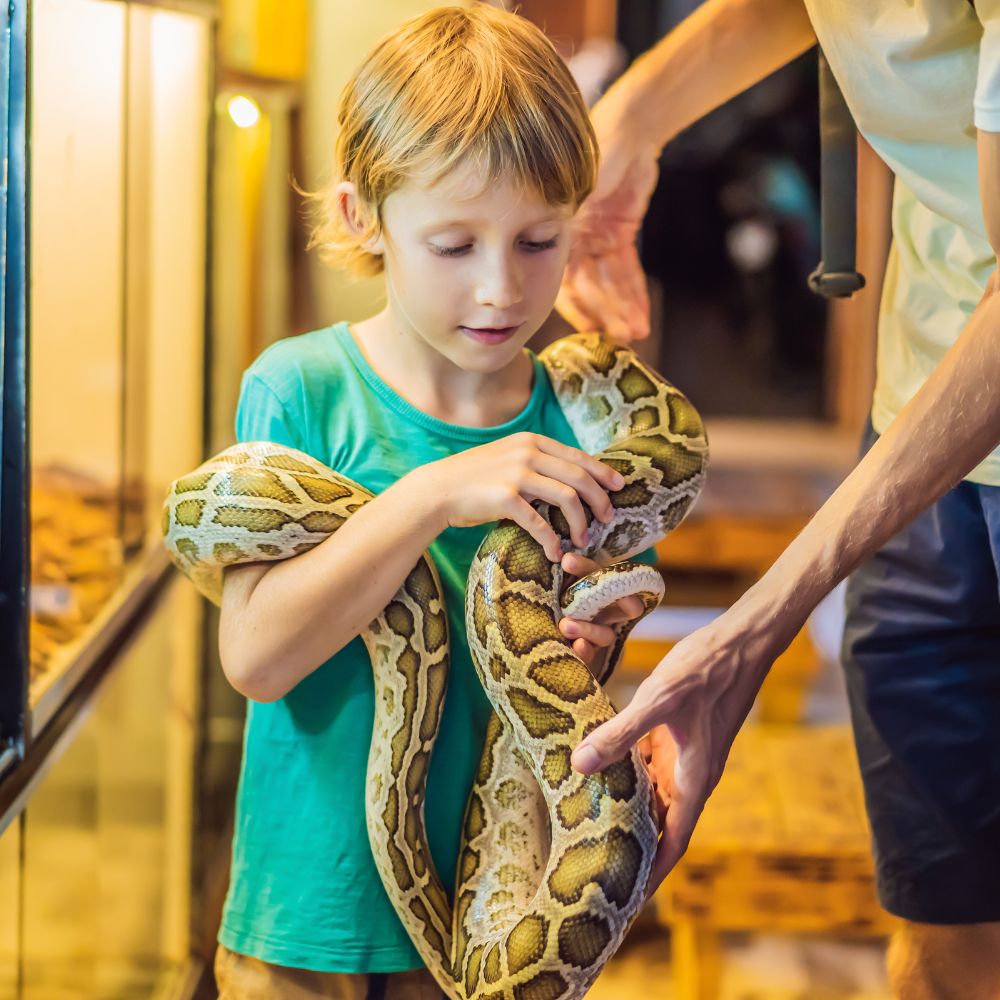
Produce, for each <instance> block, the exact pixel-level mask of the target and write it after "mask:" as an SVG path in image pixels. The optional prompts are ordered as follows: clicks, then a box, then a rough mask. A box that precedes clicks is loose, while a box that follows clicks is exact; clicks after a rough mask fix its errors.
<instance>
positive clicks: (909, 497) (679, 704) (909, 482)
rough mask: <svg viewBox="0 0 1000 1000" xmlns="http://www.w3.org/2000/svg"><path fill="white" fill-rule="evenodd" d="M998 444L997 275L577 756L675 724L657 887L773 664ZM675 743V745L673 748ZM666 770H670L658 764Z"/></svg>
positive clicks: (994, 139)
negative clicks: (823, 480)
mask: <svg viewBox="0 0 1000 1000" xmlns="http://www.w3.org/2000/svg"><path fill="white" fill-rule="evenodd" d="M979 166H980V187H981V195H982V203H983V208H984V215H985V221H986V231H987V233H988V234H989V236H990V240H991V243H992V244H994V247H993V248H994V252H995V251H996V249H997V246H996V244H997V243H1000V134H997V133H992V132H983V131H980V132H979ZM998 442H1000V280H998V273H997V272H996V271H994V272H993V276H992V277H991V278H990V281H989V284H988V286H987V289H986V293H985V294H984V295H983V298H982V300H981V301H980V302H979V305H978V306H977V307H976V309H975V311H974V312H973V313H972V316H971V317H970V318H969V322H968V323H967V324H966V326H965V329H964V330H963V332H962V334H961V336H960V337H959V338H958V340H957V341H956V342H955V344H954V345H953V346H952V347H951V348H950V349H949V350H948V352H947V353H946V354H945V356H944V358H942V360H941V362H940V363H939V364H938V366H937V368H936V369H935V370H934V371H933V373H932V374H931V376H930V377H929V378H928V379H927V381H926V382H925V383H924V385H923V386H922V387H921V389H920V391H919V392H918V393H917V394H916V395H915V396H914V397H913V399H911V400H910V402H909V403H908V404H907V405H906V406H905V407H904V408H903V410H902V411H901V412H900V414H899V416H898V417H896V419H895V420H894V421H893V422H892V423H891V424H890V425H889V427H888V428H887V430H886V432H885V433H884V434H883V435H882V436H881V437H880V438H879V440H878V441H877V442H876V443H875V445H874V446H873V447H872V448H871V450H870V451H869V452H868V454H867V455H866V456H865V457H864V459H862V461H861V462H860V463H859V464H858V466H857V467H856V468H855V470H854V471H853V472H852V473H851V474H850V476H848V477H847V479H846V480H845V481H844V482H843V483H842V484H841V486H840V487H839V488H838V489H837V491H836V492H835V493H834V494H833V496H832V497H831V498H830V499H829V500H828V501H827V502H826V503H825V504H824V505H823V507H822V508H820V510H819V512H818V513H817V514H816V516H815V517H814V518H813V519H812V520H811V521H810V522H809V524H808V525H807V526H806V527H805V528H804V529H803V530H802V532H801V533H800V534H799V535H798V536H797V537H796V538H795V540H794V541H793V542H792V543H791V544H790V545H789V546H788V548H787V549H786V550H785V551H784V552H783V553H782V554H781V556H780V557H779V558H778V559H777V561H776V562H775V563H774V565H773V566H772V567H771V568H770V569H769V570H768V571H767V573H766V574H765V575H764V576H763V578H762V579H761V580H760V581H759V582H758V583H757V584H756V585H755V586H754V587H752V588H751V589H750V590H749V591H747V593H746V594H744V595H743V597H742V598H740V600H739V601H737V602H736V604H734V605H733V607H732V608H730V609H729V611H727V612H726V613H725V614H724V615H722V616H721V617H719V618H717V619H716V620H715V621H714V622H712V624H711V625H708V626H706V627H705V628H702V629H699V630H698V631H697V632H694V633H692V634H691V635H689V636H688V637H687V638H685V639H684V640H683V641H682V642H680V643H678V644H677V645H676V646H675V647H674V648H673V649H672V650H671V652H670V653H669V654H668V655H667V656H666V657H665V658H664V659H663V660H662V661H661V662H660V663H659V664H658V665H657V667H656V669H655V670H654V671H653V673H652V674H650V676H649V677H647V678H646V680H645V681H643V683H642V684H641V685H640V686H639V688H638V690H637V691H636V694H635V697H634V698H633V700H632V702H631V703H630V704H629V706H628V707H627V708H626V709H625V710H624V711H623V712H621V713H620V714H619V715H618V716H616V717H615V718H614V719H612V720H611V721H610V722H608V723H606V724H605V725H604V726H602V727H601V728H600V729H597V730H596V731H595V732H594V733H593V734H591V736H589V737H588V738H587V740H586V741H585V742H584V743H583V744H581V746H580V747H579V748H578V749H577V750H576V752H575V754H574V757H573V763H574V765H575V766H577V767H579V768H580V769H581V770H585V771H593V770H596V769H598V768H599V767H600V766H602V765H604V764H606V763H608V762H610V761H612V760H615V759H617V758H618V757H620V756H621V755H622V754H624V753H625V751H626V750H627V749H628V747H629V746H630V745H631V744H632V743H634V742H636V741H637V740H638V739H639V738H640V737H641V736H642V735H643V734H644V733H645V732H646V731H647V730H649V729H650V728H651V727H654V726H658V725H661V724H665V725H666V726H667V727H669V730H670V735H671V736H672V737H673V740H662V739H661V740H660V744H659V746H660V751H659V757H660V759H659V761H658V760H657V751H656V750H655V749H654V753H653V765H654V768H655V769H657V770H658V777H659V780H660V782H661V784H663V785H665V786H667V790H668V794H669V799H670V806H669V809H668V810H667V814H666V821H665V825H664V833H665V836H664V838H663V840H662V841H661V853H660V855H659V857H658V859H657V864H656V866H655V869H654V876H653V878H652V881H651V888H655V886H656V884H657V883H658V882H659V880H660V879H662V878H663V876H664V875H665V874H666V873H667V872H668V871H669V870H670V868H672V867H673V865H674V864H675V863H676V862H677V860H678V859H679V858H680V856H681V855H682V854H683V853H684V850H685V849H686V847H687V843H688V839H689V838H690V836H691V832H692V830H693V829H694V825H695V822H696V821H697V819H698V816H699V814H700V813H701V810H702V807H703V806H704V804H705V801H706V799H707V798H708V796H709V794H710V793H711V791H712V789H713V788H714V787H715V784H716V782H717V781H718V780H719V777H720V775H721V773H722V769H723V767H724V765H725V762H726V757H727V755H728V753H729V748H730V746H731V744H732V741H733V738H734V736H735V735H736V732H737V730H738V729H739V727H740V726H741V725H742V724H743V720H744V719H745V718H746V714H747V712H748V711H749V708H750V705H751V704H752V702H753V699H754V697H755V695H756V693H757V691H758V689H759V688H760V685H761V683H762V681H763V679H764V677H765V676H766V674H767V672H768V670H769V669H770V667H771V664H772V663H773V662H774V660H775V658H776V657H777V656H778V655H779V654H780V653H781V652H782V650H783V649H785V647H786V646H787V645H788V643H789V642H790V641H791V639H792V637H793V636H794V635H795V633H796V632H797V631H798V630H799V629H800V628H801V627H802V625H803V624H804V622H805V620H806V618H807V616H808V615H809V614H810V613H811V611H812V610H813V608H815V606H816V605H817V604H818V603H819V601H820V600H821V599H822V598H823V597H824V596H825V595H826V594H828V593H829V592H830V590H832V589H833V587H834V586H836V584H837V583H839V582H840V581H841V580H842V579H843V578H844V577H845V576H847V574H848V573H850V572H851V570H853V569H854V568H855V567H856V566H857V565H858V564H859V563H861V562H862V561H863V560H864V559H866V558H867V557H868V556H870V555H872V554H873V553H874V552H875V551H876V550H877V549H878V548H880V547H881V546H882V545H883V544H884V543H885V542H886V541H887V540H888V539H889V538H891V537H892V536H893V535H894V534H896V532H898V531H899V530H900V529H901V528H903V527H904V526H905V525H906V524H908V523H909V522H910V521H912V520H913V519H914V518H915V517H917V515H918V514H920V513H921V512H922V511H923V510H925V509H926V508H927V507H928V506H930V504H931V503H933V502H934V501H935V500H937V499H938V498H939V497H940V496H942V495H943V494H944V493H946V492H947V491H948V490H949V489H950V488H951V487H953V486H954V485H955V484H956V483H957V482H958V481H959V480H960V479H961V478H962V477H963V476H965V475H966V474H967V473H968V472H969V471H970V470H971V469H973V468H974V467H975V466H976V465H977V464H978V463H979V462H980V461H981V460H982V459H983V458H984V457H985V456H986V455H987V454H988V453H989V452H990V450H991V449H993V448H995V447H996V446H997V443H998ZM675 744H676V746H675ZM658 765H659V766H658Z"/></svg>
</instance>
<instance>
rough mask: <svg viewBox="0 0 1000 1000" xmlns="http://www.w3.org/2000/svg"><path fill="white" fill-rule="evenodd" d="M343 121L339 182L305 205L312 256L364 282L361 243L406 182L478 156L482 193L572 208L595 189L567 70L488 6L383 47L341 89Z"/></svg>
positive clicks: (584, 119) (578, 101)
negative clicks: (343, 189)
mask: <svg viewBox="0 0 1000 1000" xmlns="http://www.w3.org/2000/svg"><path fill="white" fill-rule="evenodd" d="M337 120H338V122H339V124H340V133H339V135H338V137H337V145H336V155H335V164H334V167H335V169H334V177H333V180H332V182H331V183H330V184H329V186H328V187H326V188H325V189H324V190H322V191H319V192H317V193H315V194H311V195H307V197H308V198H309V199H310V200H312V201H313V202H314V203H315V209H316V213H315V214H316V223H315V225H314V227H313V231H312V237H311V239H310V241H309V248H310V249H312V248H314V247H318V248H319V252H320V256H321V257H322V258H323V259H324V260H325V261H327V262H328V263H330V264H333V265H335V266H338V267H345V268H347V269H349V270H352V271H354V272H355V273H360V274H379V273H381V271H382V257H381V256H380V255H379V254H374V253H371V252H370V251H369V250H366V249H365V247H364V244H366V243H368V242H369V241H370V240H371V239H373V238H376V237H378V236H379V235H380V233H381V208H382V205H383V204H384V202H385V199H386V198H387V197H388V196H389V195H390V194H391V193H392V192H393V191H394V190H396V189H397V188H398V187H399V186H400V185H401V184H402V183H404V182H405V181H406V180H408V179H411V178H414V177H417V176H419V177H421V178H425V177H428V176H429V178H430V182H431V183H433V182H435V181H437V180H440V179H441V178H442V177H444V176H445V175H446V174H447V173H448V172H449V171H450V170H452V169H453V168H454V167H455V166H456V165H457V164H458V163H459V162H461V161H463V160H465V159H466V158H469V157H471V158H472V161H473V162H474V163H476V164H477V166H478V167H479V169H480V170H481V172H482V178H483V185H484V187H485V186H486V185H487V184H488V183H490V182H491V181H495V180H498V179H500V178H501V177H506V178H510V179H511V180H513V181H514V182H515V183H520V184H522V185H523V186H525V187H529V188H531V189H533V190H534V191H536V192H537V193H538V194H539V195H540V196H541V197H542V198H543V199H544V200H545V201H546V202H547V203H548V204H551V205H566V204H569V205H572V206H573V208H574V209H576V208H577V207H579V205H580V203H581V202H582V201H583V200H584V198H586V197H587V195H588V194H589V193H590V190H591V188H592V187H593V184H594V178H595V173H596V169H597V156H598V151H597V139H596V137H595V135H594V130H593V127H592V126H591V124H590V117H589V115H588V114H587V108H586V105H585V104H584V102H583V98H582V97H581V96H580V91H579V89H578V88H577V86H576V83H575V82H574V80H573V77H572V76H571V75H570V72H569V70H568V69H567V67H566V64H565V63H564V62H563V61H562V59H561V58H560V57H559V55H558V53H557V52H556V50H555V48H553V46H552V43H551V42H550V41H549V40H548V39H547V38H546V37H545V35H544V34H543V33H542V32H541V31H540V30H539V29H538V28H536V27H535V26H534V25H533V24H531V23H530V22H529V21H526V20H525V19H524V18H522V17H519V16H518V15H516V14H512V13H508V12H506V11H503V10H499V9H497V8H495V7H491V6H489V5H488V4H485V3H478V4H475V5H474V6H472V7H469V8H464V7H438V8H436V9H434V10H431V11H428V12H427V13H425V14H421V15H420V16H418V17H415V18H413V19H411V20H409V21H407V22H406V23H404V24H403V25H402V26H401V27H400V28H398V29H397V30H396V31H394V32H392V33H391V34H389V35H387V36H386V37H385V38H383V39H382V40H381V41H380V42H379V43H378V44H377V45H376V46H375V48H374V49H373V50H372V51H371V52H370V53H369V55H368V56H367V57H366V58H365V60H364V61H363V62H362V63H361V65H360V66H359V67H358V68H357V69H356V70H355V72H354V75H353V76H352V77H351V80H350V81H349V82H348V84H347V86H346V87H345V88H344V91H343V93H342V94H341V98H340V105H339V107H338V111H337ZM340 181H350V182H352V183H353V184H354V186H355V188H356V190H357V193H358V197H359V200H360V203H361V206H362V209H363V210H364V217H363V221H364V224H365V226H366V231H365V232H364V233H363V234H362V235H361V236H360V237H359V236H358V235H357V234H356V233H353V232H351V231H350V230H348V228H347V227H346V226H345V225H344V222H343V219H342V218H341V214H340V211H339V209H338V206H337V197H336V194H335V188H336V186H337V184H338V183H339V182H340Z"/></svg>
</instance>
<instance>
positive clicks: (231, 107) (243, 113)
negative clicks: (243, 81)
mask: <svg viewBox="0 0 1000 1000" xmlns="http://www.w3.org/2000/svg"><path fill="white" fill-rule="evenodd" d="M226 108H227V110H228V111H229V117H230V118H232V120H233V121H234V122H235V123H236V125H237V126H238V127H239V128H252V127H253V126H254V125H256V124H257V122H259V121H260V108H259V107H258V106H257V102H256V101H255V100H253V99H252V98H250V97H244V96H243V95H242V94H240V95H239V96H238V97H234V98H232V99H231V100H230V101H229V104H228V105H226Z"/></svg>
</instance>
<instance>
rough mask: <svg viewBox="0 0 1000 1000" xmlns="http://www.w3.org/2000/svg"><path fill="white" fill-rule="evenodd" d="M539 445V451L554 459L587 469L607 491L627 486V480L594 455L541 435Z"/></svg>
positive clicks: (538, 439)
mask: <svg viewBox="0 0 1000 1000" xmlns="http://www.w3.org/2000/svg"><path fill="white" fill-rule="evenodd" d="M537 444H538V449H539V451H543V452H545V453H546V454H547V455H552V456H553V457H554V458H561V459H562V460H563V461H564V462H572V463H573V464H574V465H578V466H580V467H581V468H583V469H585V470H586V471H587V472H589V473H590V475H591V476H592V477H593V478H594V479H596V480H597V482H599V483H601V484H602V485H603V486H604V487H605V489H611V490H620V489H621V488H622V486H624V485H625V479H624V477H623V476H622V474H621V473H620V472H619V471H618V470H617V469H612V468H611V466H610V465H605V464H604V463H603V462H600V461H598V460H597V459H596V458H594V456H593V455H588V454H587V453H586V452H585V451H581V450H580V449H579V448H574V447H573V446H572V445H568V444H563V443H562V442H561V441H555V440H554V439H552V438H547V437H543V436H541V435H539V436H538V438H537Z"/></svg>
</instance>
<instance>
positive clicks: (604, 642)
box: [559, 618, 615, 649]
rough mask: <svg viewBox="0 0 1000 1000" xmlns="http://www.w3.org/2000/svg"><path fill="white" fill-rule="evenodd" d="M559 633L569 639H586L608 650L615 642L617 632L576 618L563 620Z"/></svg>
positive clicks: (560, 623) (605, 626) (606, 626)
mask: <svg viewBox="0 0 1000 1000" xmlns="http://www.w3.org/2000/svg"><path fill="white" fill-rule="evenodd" d="M559 631H560V632H562V634H563V635H564V636H566V638H567V639H586V640H587V641H588V642H589V643H591V644H592V645H594V646H599V647H600V648H601V649H606V648H607V647H608V646H611V645H613V644H614V641H615V630H614V629H613V628H611V627H610V626H608V625H599V624H598V623H597V622H582V621H578V620H577V619H576V618H563V619H562V620H561V621H560V622H559Z"/></svg>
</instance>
